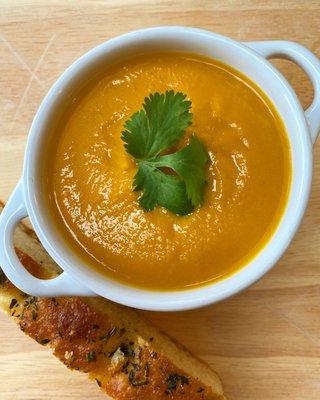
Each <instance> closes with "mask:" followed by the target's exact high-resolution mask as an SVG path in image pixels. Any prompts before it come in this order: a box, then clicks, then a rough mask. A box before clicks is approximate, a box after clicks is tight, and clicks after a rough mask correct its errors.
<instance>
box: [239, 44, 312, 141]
mask: <svg viewBox="0 0 320 400" xmlns="http://www.w3.org/2000/svg"><path fill="white" fill-rule="evenodd" d="M244 44H245V45H246V46H248V47H250V48H251V49H252V50H255V51H256V52H257V53H258V54H260V55H262V56H263V57H265V58H284V59H286V60H290V61H293V62H294V63H296V64H298V65H299V66H300V67H301V68H302V69H303V70H304V71H305V73H306V74H307V75H308V77H309V78H310V80H311V82H312V84H313V89H314V98H313V101H312V104H311V106H310V107H309V108H308V109H307V110H306V111H305V116H306V119H307V122H308V125H309V127H310V134H311V140H312V142H313V143H314V142H315V141H316V139H317V137H318V134H319V131H320V61H319V60H318V58H317V57H316V56H315V55H314V54H313V53H311V51H310V50H308V49H306V48H305V47H303V46H301V45H300V44H298V43H295V42H289V41H285V40H274V41H265V42H264V41H263V42H245V43H244Z"/></svg>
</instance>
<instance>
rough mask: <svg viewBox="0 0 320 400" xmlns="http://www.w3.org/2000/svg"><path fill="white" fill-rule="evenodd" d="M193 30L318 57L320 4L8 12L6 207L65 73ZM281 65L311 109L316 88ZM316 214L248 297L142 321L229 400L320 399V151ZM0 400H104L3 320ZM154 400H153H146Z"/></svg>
mask: <svg viewBox="0 0 320 400" xmlns="http://www.w3.org/2000/svg"><path fill="white" fill-rule="evenodd" d="M156 25H189V26H196V27H201V28H205V29H208V30H212V31H216V32H219V33H221V34H224V35H227V36H230V37H232V38H234V39H237V40H263V39H288V40H294V41H297V42H300V43H301V44H303V45H305V46H307V47H308V48H309V49H311V50H312V51H313V52H315V53H316V54H317V55H318V57H320V34H319V33H320V32H319V31H320V1H319V0H314V1H312V0H308V1H301V0H289V1H282V0H269V1H249V0H243V1H236V0H234V1H232V0H229V1H225V0H217V1H204V0H203V1H202V0H184V1H158V0H152V1H147V0H146V1H142V0H140V1H139V0H113V1H111V0H110V1H67V0H64V1H39V0H34V1H14V0H6V1H3V0H1V1H0V198H1V199H6V198H7V197H8V195H9V194H10V192H11V191H12V189H13V188H14V185H15V184H16V182H17V180H18V179H19V177H20V175H21V167H22V160H23V152H24V147H25V143H26V138H27V133H28V129H29V127H30V124H31V121H32V118H33V116H34V114H35V112H36V110H37V108H38V105H39V103H40V101H41V99H42V98H43V96H44V94H45V93H46V91H47V90H48V88H49V87H50V86H51V85H52V84H53V82H54V81H55V80H56V78H57V77H58V76H59V75H60V74H61V72H62V71H63V70H64V69H65V68H66V67H67V66H68V65H69V64H70V63H71V62H72V61H74V60H75V59H76V58H77V57H78V56H80V55H81V54H82V53H84V52H85V51H87V50H89V49H90V48H91V47H93V46H95V45H97V44H99V43H101V42H103V41H105V40H107V39H109V38H111V37H113V36H116V35H119V34H121V33H124V32H127V31H129V30H133V29H137V28H142V27H147V26H156ZM275 64H276V65H277V66H278V67H279V68H280V69H281V71H282V72H283V73H284V75H285V76H286V77H287V78H288V80H289V81H290V82H291V84H292V85H293V87H294V89H295V90H296V91H297V93H298V95H299V98H300V99H301V101H302V103H303V105H304V106H307V105H308V104H309V103H310V101H311V99H312V87H311V85H310V83H309V81H308V79H307V78H306V76H305V75H304V73H303V72H302V71H301V70H300V69H299V68H298V67H296V66H295V65H293V64H292V63H289V62H283V61H282V62H278V61H275ZM314 155H315V161H314V180H313V186H312V193H311V198H310V202H309V206H308V209H307V212H306V215H305V217H304V220H303V223H302V225H301V227H300V229H299V232H298V234H297V235H296V237H295V239H294V241H293V243H292V244H291V246H290V248H289V249H288V251H287V252H286V254H285V256H284V257H283V258H282V259H281V261H280V262H279V263H278V265H277V266H276V267H275V268H274V269H273V270H272V272H270V273H269V274H268V275H267V276H265V277H264V278H263V279H262V280H261V281H260V282H259V283H257V284H256V285H254V286H253V287H251V288H250V289H249V290H247V291H245V292H244V293H242V294H240V295H238V296H236V297H234V298H232V299H230V300H228V301H225V302H223V303H220V304H218V305H214V306H211V307H207V308H204V309H201V310H197V311H192V312H191V311H190V312H183V313H174V314H169V313H165V314H157V313H145V314H147V316H148V317H149V318H150V319H151V320H153V321H154V322H155V323H156V324H157V325H158V326H160V327H161V329H163V330H164V331H166V332H168V333H169V334H170V335H171V336H172V337H174V338H176V339H178V340H179V341H181V342H182V343H183V344H185V345H186V346H187V347H188V348H189V349H190V350H191V351H192V352H193V353H195V354H196V355H198V356H199V357H201V358H203V359H204V360H206V361H207V362H208V363H210V364H211V365H212V366H213V367H214V368H215V369H216V370H217V371H218V372H219V374H220V375H221V377H222V380H223V382H224V385H225V390H226V394H227V396H228V398H229V399H230V400H298V399H299V400H301V399H303V400H319V399H320V223H319V222H320V212H319V211H320V143H319V142H318V144H317V145H316V146H315V149H314ZM0 326H1V328H0V348H1V350H0V398H1V399H2V400H57V399H64V400H71V399H72V400H87V399H88V398H90V399H91V398H92V399H93V398H94V399H97V400H98V399H103V398H106V397H105V396H103V395H102V394H101V393H100V392H99V390H98V388H97V387H96V385H95V384H92V383H90V382H88V381H87V379H86V377H84V376H82V375H81V374H79V373H72V372H69V371H68V370H67V369H66V368H65V367H64V366H63V365H60V363H59V362H58V361H57V360H56V359H54V358H53V357H52V356H51V355H50V354H48V353H47V351H46V350H44V349H42V348H40V347H39V346H38V345H37V344H36V343H33V342H32V341H31V340H30V339H28V338H27V337H25V336H24V335H23V333H22V332H20V331H19V330H18V329H17V328H16V327H15V325H14V324H13V323H12V322H11V321H10V320H9V319H8V318H7V317H6V316H4V315H2V314H1V315H0ZM148 400H149V399H148Z"/></svg>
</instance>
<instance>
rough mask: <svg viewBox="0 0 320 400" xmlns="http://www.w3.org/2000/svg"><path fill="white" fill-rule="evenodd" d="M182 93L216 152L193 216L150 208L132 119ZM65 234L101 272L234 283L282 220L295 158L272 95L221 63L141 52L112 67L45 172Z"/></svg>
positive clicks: (71, 122)
mask: <svg viewBox="0 0 320 400" xmlns="http://www.w3.org/2000/svg"><path fill="white" fill-rule="evenodd" d="M171 89H173V90H174V91H176V92H178V91H180V92H183V93H185V94H186V95H187V98H188V99H189V100H190V101H191V102H192V108H191V112H192V113H193V122H192V125H191V126H190V127H189V128H188V129H187V132H186V138H188V136H190V135H191V134H192V133H193V132H195V133H196V135H197V136H198V137H199V138H200V139H201V140H202V142H203V143H204V145H205V147H206V149H207V151H208V152H209V156H210V162H209V163H208V164H209V165H208V171H207V186H206V189H205V193H204V204H203V205H202V206H201V207H198V208H196V209H195V211H194V212H193V213H191V214H190V215H187V216H178V215H175V214H173V213H171V212H169V211H167V210H166V209H163V208H161V207H157V208H156V209H155V210H154V211H150V212H146V211H144V210H143V209H142V208H141V207H140V206H139V203H138V199H139V196H140V194H141V193H139V192H134V191H133V190H132V183H133V176H134V175H135V173H136V169H137V167H136V164H135V161H134V159H133V158H132V157H131V156H130V155H129V154H128V153H127V152H126V151H125V148H124V143H123V141H122V140H121V131H122V130H123V125H124V122H125V121H126V120H127V119H129V118H130V116H131V115H132V114H133V113H134V112H136V111H138V110H140V109H141V108H142V103H143V101H144V98H145V97H146V96H148V95H149V94H150V93H154V92H160V93H163V92H165V91H166V90H171ZM46 177H47V192H48V200H49V203H50V209H51V211H52V213H53V214H54V220H55V221H56V223H57V226H58V229H59V231H60V232H61V235H62V236H63V237H64V238H65V240H66V241H67V242H68V244H69V246H71V247H72V248H73V249H74V250H75V251H76V252H77V253H78V254H79V255H81V257H82V258H83V259H84V260H85V262H87V263H88V265H90V266H91V268H94V269H96V270H98V271H99V272H101V274H103V275H106V276H108V277H111V278H113V279H116V280H118V281H122V282H124V283H126V284H129V285H132V286H136V287H143V288H150V289H156V290H179V289H185V288H190V287H195V286H198V285H203V284H206V283H209V282H212V281H216V280H221V279H223V278H224V277H227V276H229V275H230V274H233V273H234V272H236V271H237V270H239V269H240V268H241V267H243V266H244V265H245V264H246V263H248V261H250V260H251V259H252V258H253V257H254V256H255V255H256V254H257V253H258V252H259V251H260V250H261V249H262V248H263V246H264V245H265V244H266V243H267V241H268V240H269V239H270V237H271V235H272V234H273V232H274V230H275V228H276V227H277V225H278V223H279V221H280V219H281V215H282V213H283V211H284V208H285V205H286V201H287V195H288V191H289V186H290V177H291V160H290V149H289V143H288V139H287V136H286V132H285V129H284V125H283V123H282V121H281V119H280V117H279V115H278V114H277V112H276V110H275V108H274V106H273V105H272V104H271V102H270V101H269V100H268V98H267V97H266V95H265V94H264V93H263V92H262V91H261V90H260V89H259V88H258V87H257V86H256V85H255V84H254V83H253V82H251V81H250V80H249V79H248V78H247V77H245V76H243V75H242V74H240V73H239V72H237V71H235V70H234V69H232V68H230V67H229V66H227V65H224V64H222V63H220V62H218V61H215V60H212V59H207V58H201V57H199V56H196V55H190V54H180V53H154V54H148V55H141V56H137V57H135V58H132V59H130V60H127V61H125V62H123V63H120V64H117V65H115V66H113V67H110V68H109V69H106V70H105V71H104V72H103V74H102V75H100V77H99V79H96V80H94V81H93V82H91V83H88V84H87V86H86V87H85V88H84V89H82V90H81V91H79V94H78V96H77V97H76V98H75V99H74V102H73V104H72V105H71V106H70V108H69V109H67V110H66V111H65V113H64V117H63V119H62V121H61V123H60V128H59V129H57V132H56V135H55V143H54V145H53V149H52V152H51V154H50V156H49V157H48V162H47V166H46Z"/></svg>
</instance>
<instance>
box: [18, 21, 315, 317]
mask: <svg viewBox="0 0 320 400" xmlns="http://www.w3.org/2000/svg"><path fill="white" fill-rule="evenodd" d="M177 34H180V35H187V36H188V35H192V36H194V35H197V36H202V35H204V36H206V37H208V36H210V38H211V39H212V40H219V41H221V42H224V43H228V44H232V45H233V46H236V47H238V48H239V49H241V51H243V54H244V55H245V56H247V57H250V58H251V59H252V60H254V61H255V62H259V63H260V64H262V65H263V66H264V67H265V69H266V71H267V70H268V71H269V72H268V73H270V74H274V75H275V76H276V77H277V78H278V81H279V82H280V83H281V85H282V87H283V89H284V90H285V95H286V96H287V98H288V100H289V102H290V104H291V105H292V107H293V108H294V111H295V112H296V115H295V118H296V122H297V129H298V130H299V132H300V136H301V149H300V151H301V168H302V169H303V177H304V179H302V180H301V182H300V190H299V196H298V198H297V199H293V198H292V197H291V193H290V194H289V197H288V200H287V208H286V210H284V212H283V215H282V218H281V219H283V218H284V216H285V215H286V213H287V209H288V205H289V203H292V202H293V201H295V203H296V205H295V213H294V215H292V216H291V218H290V224H289V225H288V226H287V227H286V229H285V230H284V232H283V235H282V237H281V242H279V243H278V245H277V246H276V248H274V249H273V250H274V251H273V252H272V253H271V252H270V247H271V244H272V243H273V239H274V237H275V235H276V233H277V232H278V231H279V228H280V225H281V222H279V224H278V226H277V228H276V229H275V231H274V232H273V234H272V237H271V238H270V239H269V240H268V242H267V243H266V245H265V246H264V247H263V249H261V250H260V251H259V252H258V253H257V254H256V255H255V256H254V257H253V259H252V260H251V261H249V262H248V263H247V264H246V265H244V266H243V267H242V268H241V269H239V270H238V271H236V272H235V273H234V274H232V275H230V276H228V277H226V278H225V279H223V280H221V281H217V282H212V283H210V284H207V285H205V286H200V287H196V288H190V289H187V290H180V291H170V292H160V291H153V290H149V289H140V288H135V287H133V286H132V287H131V286H127V285H125V284H122V283H119V282H116V281H114V280H112V279H109V278H107V277H104V279H103V282H101V275H97V274H96V273H95V272H94V271H93V270H92V269H91V268H90V267H88V266H86V263H85V262H83V263H81V265H80V264H79V259H76V258H75V255H74V254H73V257H71V258H70V254H71V253H73V252H72V251H71V252H69V253H70V254H69V255H67V256H66V254H65V253H66V251H67V249H66V248H67V245H66V244H65V248H64V249H59V245H57V243H54V242H53V241H52V240H51V239H52V238H50V235H48V232H46V229H44V227H45V220H46V218H45V217H44V216H42V215H41V213H40V212H39V208H38V199H37V192H36V184H35V180H34V176H33V172H34V163H35V162H36V161H35V160H36V150H37V145H36V144H37V142H38V140H37V139H38V136H39V135H41V134H43V132H44V130H43V128H42V127H41V125H42V121H43V119H44V118H45V115H46V114H49V113H50V105H52V102H53V101H55V98H56V97H57V96H61V95H63V90H64V89H63V88H64V87H65V85H66V83H67V82H68V80H70V79H71V78H72V77H73V76H74V75H76V74H79V73H80V72H81V71H83V69H85V68H87V67H88V65H90V64H91V63H92V62H93V61H94V60H96V59H97V58H98V57H100V56H101V55H102V54H105V53H106V52H107V51H110V49H114V48H116V47H119V46H121V45H123V44H124V43H127V42H128V41H130V40H131V41H137V40H139V39H140V38H142V37H146V35H147V36H148V35H149V36H150V37H153V36H154V37H170V35H171V36H172V35H177ZM262 90H264V89H263V87H262ZM281 95H283V94H282V93H281ZM279 114H280V115H281V113H280V112H279ZM293 174H294V171H293V172H292V175H293ZM311 177H312V146H311V141H310V139H309V130H308V127H307V123H306V120H305V115H304V112H303V110H302V107H301V105H300V103H299V101H298V99H297V96H296V94H295V92H294V91H293V89H292V88H291V86H290V85H289V83H288V82H287V81H286V80H285V78H284V77H283V76H282V75H281V73H280V72H279V71H278V70H277V69H276V68H275V67H273V66H272V64H270V63H269V62H268V61H267V60H266V59H265V58H263V57H262V56H260V55H259V54H258V53H256V52H255V51H254V50H252V49H250V48H249V47H248V46H246V45H245V44H243V43H241V42H238V41H235V40H233V39H230V38H228V37H225V36H222V35H220V34H217V33H214V32H210V31H206V30H203V29H198V28H189V27H181V26H162V27H154V28H146V29H140V30H137V31H133V32H129V33H126V34H123V35H121V36H118V37H116V38H113V39H110V40H108V41H106V42H104V43H102V44H100V45H98V46H96V47H94V48H93V49H91V50H89V51H88V52H87V53H85V54H84V55H82V56H81V57H80V58H78V59H77V60H76V61H75V62H74V63H73V64H71V65H70V66H69V67H68V68H67V69H66V70H65V71H64V72H63V73H62V75H61V76H60V77H59V78H58V79H57V81H56V82H55V83H54V84H53V86H52V87H51V89H50V90H49V91H48V93H47V95H46V96H45V98H44V99H43V101H42V103H41V105H40V107H39V109H38V111H37V113H36V115H35V117H34V120H33V122H32V125H31V128H30V131H29V136H28V140H27V146H26V151H25V157H24V164H23V178H22V180H23V191H24V198H25V204H26V208H27V211H28V214H29V218H30V220H31V223H32V225H33V227H34V229H35V232H36V233H37V235H38V237H39V239H40V241H41V243H42V244H43V246H44V248H45V249H46V250H47V251H48V253H49V254H50V255H51V257H52V258H53V259H54V260H55V261H56V262H57V264H58V265H60V266H61V267H62V269H63V270H64V271H66V272H67V273H69V272H70V275H71V274H72V278H74V279H75V280H76V281H78V282H79V284H81V285H83V284H84V283H85V284H86V285H87V286H88V288H90V289H91V290H93V291H94V292H95V293H97V294H98V295H101V296H103V297H106V298H108V299H110V300H112V301H115V302H118V303H121V304H124V305H127V306H131V307H135V308H140V309H145V310H153V311H177V310H187V309H193V308H197V307H202V306H205V305H208V304H211V303H215V302H218V301H221V300H223V299H225V298H227V297H230V296H233V295H235V294H236V293H239V292H241V291H242V290H244V289H245V288H247V287H248V286H250V285H252V284H253V283H254V282H256V281H257V280H259V279H260V278H261V277H262V276H263V275H264V274H265V273H266V272H268V271H269V270H270V269H271V268H272V267H273V266H274V265H275V263H276V262H277V261H278V259H279V258H280V257H281V256H282V254H283V253H284V251H285V250H286V248H287V247H288V245H289V243H290V242H291V240H292V238H293V235H294V234H295V232H296V230H297V228H298V226H299V224H300V222H301V219H302V217H303V214H304V211H305V208H306V205H307V201H308V197H309V192H310V187H311ZM267 250H268V252H269V253H270V254H268V255H266V251H267ZM257 260H260V264H261V265H260V266H259V268H256V269H253V268H252V270H251V273H250V274H247V275H243V276H242V275H241V272H242V271H244V270H246V269H248V268H249V267H250V265H251V264H252V263H253V261H257ZM98 276H99V278H98ZM237 277H238V278H239V277H241V279H240V278H239V279H236V278H237ZM98 279H99V280H98ZM213 288H214V289H213Z"/></svg>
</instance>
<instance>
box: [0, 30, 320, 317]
mask: <svg viewBox="0 0 320 400" xmlns="http://www.w3.org/2000/svg"><path fill="white" fill-rule="evenodd" d="M159 50H175V51H184V52H191V53H197V54H200V55H205V56H209V57H212V58H216V59H218V60H221V61H222V62H224V63H226V64H229V65H231V66H232V67H234V68H236V69H237V70H239V71H241V72H242V73H244V74H245V75H246V76H248V77H249V78H250V79H252V80H253V81H254V82H256V83H257V84H258V85H259V86H260V87H261V88H262V90H263V91H264V92H265V93H266V94H267V95H268V96H269V98H270V99H271V101H272V102H273V104H274V105H275V107H276V108H277V110H278V112H279V114H280V115H281V117H282V119H283V121H284V124H285V127H286V130H287V133H288V136H289V140H290V146H291V152H292V164H293V165H292V167H293V179H292V185H291V189H290V195H289V201H288V204H287V207H286V209H285V212H284V214H283V217H282V220H281V221H280V224H279V226H278V228H277V229H276V231H275V232H274V234H273V236H272V238H271V239H270V240H269V242H268V243H267V245H266V246H265V247H264V248H263V249H262V250H261V251H260V252H259V253H258V254H257V255H256V257H255V258H254V259H253V260H252V261H251V262H249V263H248V264H247V265H246V266H245V267H243V268H242V269H241V270H239V271H238V272H236V273H235V274H234V275H232V276H230V277H228V278H226V279H224V280H223V281H220V282H217V283H212V284H210V285H208V286H204V287H200V288H196V289H190V290H185V291H177V292H155V291H149V290H142V289H136V288H133V287H129V286H126V285H123V284H121V283H118V282H115V281H113V280H111V279H108V278H107V277H104V278H102V277H101V275H99V274H98V273H97V272H95V271H94V270H93V269H91V268H88V267H87V266H86V264H85V263H84V262H83V260H81V258H79V257H78V256H77V254H75V253H74V252H73V251H72V250H71V249H70V248H69V247H68V246H67V244H66V243H65V242H64V241H63V240H62V239H61V237H60V235H59V233H58V232H57V231H56V230H55V229H56V228H54V224H52V223H51V221H50V218H49V216H48V210H47V209H46V206H45V201H44V193H43V192H42V187H41V185H40V172H41V167H42V162H41V160H42V157H43V153H44V151H46V148H45V144H46V143H47V141H48V137H49V135H50V129H48V127H49V126H50V127H52V126H54V125H55V124H56V123H57V121H58V120H59V112H60V111H59V110H61V108H63V107H61V105H62V104H65V103H68V102H69V101H70V99H71V98H72V94H73V93H74V91H75V90H76V88H77V87H78V86H79V83H80V82H81V81H83V79H86V78H87V77H89V76H90V75H92V74H93V73H94V71H95V70H96V68H97V66H98V65H101V64H108V63H113V62H115V61H117V60H120V59H123V58H127V57H130V56H131V55H133V54H135V53H137V52H141V51H143V52H147V51H159ZM269 57H277V58H286V59H290V60H292V61H293V62H295V63H297V64H298V65H300V67H302V68H303V69H304V70H305V72H306V73H307V75H308V76H309V78H310V79H311V81H312V83H313V85H314V93H315V95H314V100H313V103H312V105H311V106H310V107H309V108H308V110H307V111H306V112H304V111H303V109H302V107H301V105H300V103H299V101H298V99H297V96H296V94H295V93H294V91H293V90H292V88H291V87H290V85H289V84H288V82H287V81H286V80H285V78H284V77H283V76H282V75H281V74H280V73H279V72H278V70H277V69H276V68H275V67H273V66H272V65H271V64H270V63H269V62H268V61H267V60H266V58H269ZM319 129H320V62H319V60H318V59H317V58H316V57H315V56H314V55H313V54H312V53H311V52H310V51H308V50H307V49H305V48H304V47H302V46H300V45H299V44H296V43H293V42H287V41H269V42H248V43H239V42H236V41H234V40H231V39H228V38H226V37H223V36H221V35H218V34H215V33H212V32H207V31H203V30H199V29H193V28H185V27H159V28H151V29H143V30H139V31H136V32H131V33H128V34H125V35H123V36H120V37H117V38H115V39H112V40H109V41H107V42H105V43H103V44H101V45H100V46H98V47H96V48H94V49H92V50H91V51H89V52H88V53H86V54H85V55H84V56H82V57H81V58H79V59H78V60H77V61H76V62H75V63H73V64H72V65H71V66H70V67H69V68H68V69H67V70H66V71H65V72H64V73H63V74H62V75H61V77H60V78H59V79H58V80H57V82H56V83H55V84H54V85H53V87H52V88H51V89H50V91H49V93H48V94H47V96H46V97H45V99H44V100H43V101H42V103H41V105H40V107H39V110H38V112H37V114H36V116H35V118H34V120H33V123H32V126H31V129H30V132H29V137H28V143H27V148H26V153H25V161H24V167H23V175H22V178H21V180H20V182H19V183H18V185H17V187H16V189H15V190H14V192H13V194H12V195H11V197H10V199H9V201H8V203H7V205H6V207H5V209H4V210H3V212H2V214H1V217H0V265H1V267H2V268H3V271H4V273H5V274H6V275H7V277H8V278H9V279H10V280H11V281H12V282H13V283H14V285H16V286H17V287H18V288H19V289H21V290H23V291H24V292H26V293H28V294H31V295H35V296H60V295H82V296H87V295H88V296H89V295H90V296H94V295H96V294H98V295H101V296H103V297H106V298H108V299H111V300H113V301H116V302H118V303H122V304H125V305H128V306H132V307H137V308H141V309H146V310H159V311H160V310H161V311H169V310H185V309H191V308H196V307H200V306H204V305H207V304H210V303H214V302H217V301H220V300H222V299H225V298H227V297H229V296H232V295H234V294H235V293H238V292H240V291H241V290H243V289H245V288H246V287H248V286H249V285H251V284H252V283H254V282H255V281H256V280H258V279H259V278H261V277H262V276H263V275H264V274H265V273H266V272H267V271H268V270H269V269H270V268H271V267H272V266H273V265H274V264H275V263H276V262H277V260H278V259H279V257H280V256H281V255H282V254H283V252H284V251H285V250H286V248H287V246H288V245H289V243H290V241H291V239H292V238H293V235H294V233H295V232H296V230H297V228H298V225H299V223H300V221H301V218H302V216H303V213H304V211H305V208H306V205H307V201H308V197H309V190H310V185H311V175H312V143H313V142H314V141H315V140H316V137H317V134H318V132H319ZM26 216H29V217H30V220H31V223H32V225H33V227H34V229H35V231H36V233H37V235H38V237H39V239H40V241H41V243H42V244H43V246H44V247H45V249H46V250H47V251H48V253H49V254H50V255H51V256H52V258H53V259H54V260H55V261H56V262H57V263H58V264H59V265H60V266H61V267H62V269H63V270H64V272H63V273H62V274H61V275H60V276H59V277H57V278H55V279H51V280H41V279H37V278H35V277H33V276H32V275H30V274H29V273H28V272H27V271H26V269H25V268H24V267H23V265H22V264H21V263H20V261H19V259H18V257H17V256H16V254H15V252H14V248H13V232H14V228H15V226H16V224H17V223H18V222H19V221H20V220H21V219H22V218H24V217H26Z"/></svg>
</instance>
